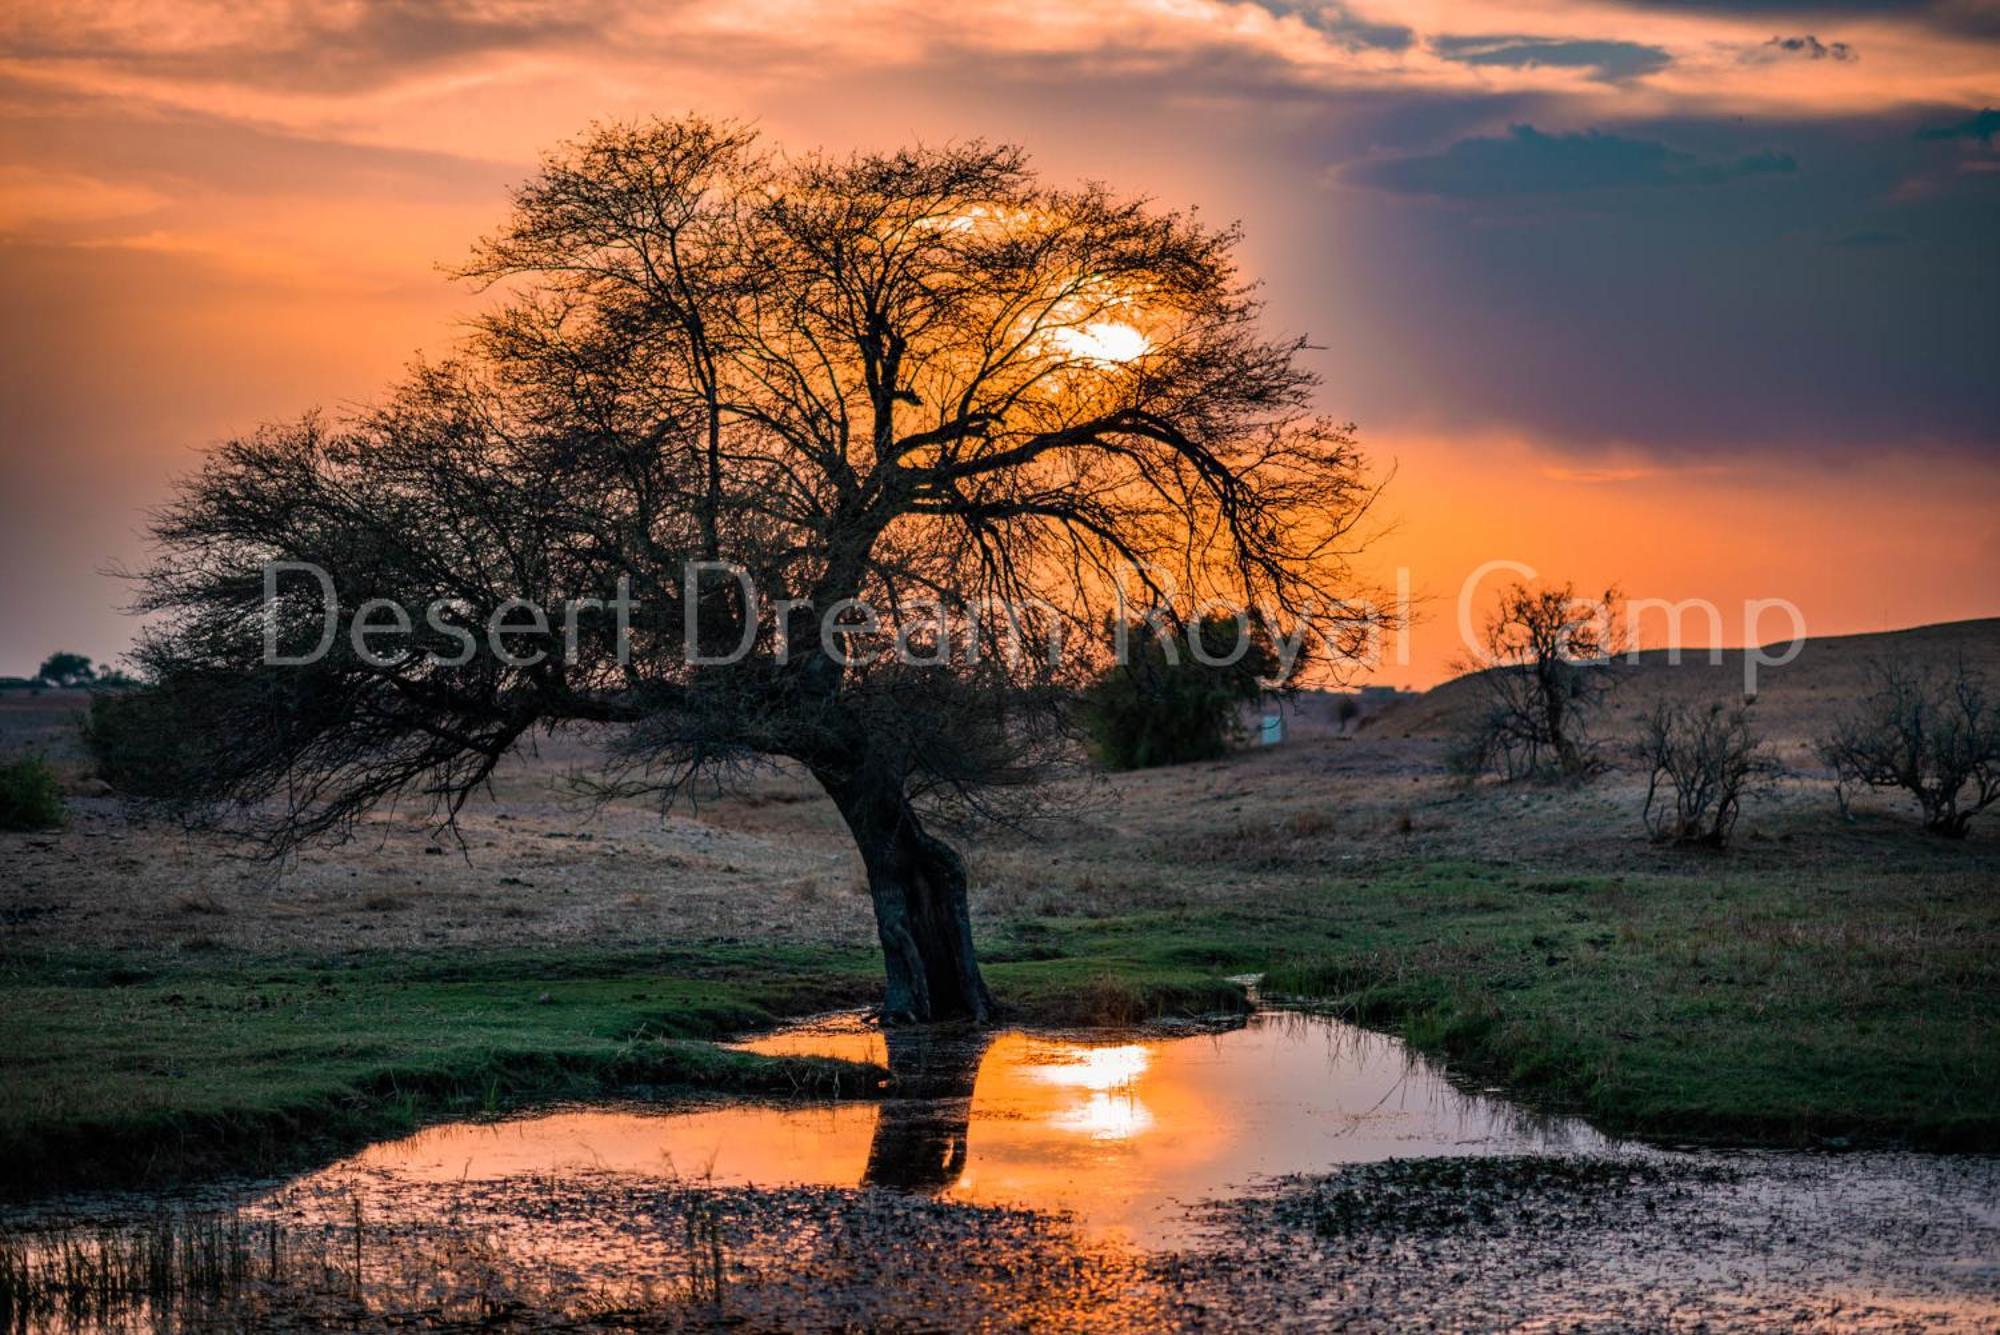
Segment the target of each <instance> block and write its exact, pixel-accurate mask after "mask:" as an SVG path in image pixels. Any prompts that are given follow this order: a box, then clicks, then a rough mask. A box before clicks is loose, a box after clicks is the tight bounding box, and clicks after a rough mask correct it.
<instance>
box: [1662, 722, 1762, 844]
mask: <svg viewBox="0 0 2000 1335" xmlns="http://www.w3.org/2000/svg"><path fill="white" fill-rule="evenodd" d="M1632 751H1633V753H1634V755H1635V756H1636V757H1637V758H1638V760H1639V763H1640V764H1641V765H1643V766H1645V768H1646V771H1647V778H1646V804H1645V807H1644V808H1643V810H1642V816H1643V819H1644V820H1645V822H1646V833H1648V834H1649V835H1651V836H1652V838H1653V841H1654V842H1655V843H1676V844H1706V845H1707V846H1709V847H1711V848H1721V847H1723V846H1724V845H1725V844H1727V843H1728V842H1729V836H1730V834H1731V832H1732V831H1734V830H1735V828H1736V818H1737V816H1738V815H1739V814H1741V812H1742V804H1743V798H1744V797H1745V796H1746V795H1747V794H1748V793H1749V792H1750V791H1752V790H1753V789H1754V788H1755V787H1756V786H1757V785H1758V784H1760V783H1762V782H1763V781H1765V780H1767V779H1768V778H1769V777H1770V776H1771V775H1773V774H1774V773H1775V772H1776V769H1777V765H1776V762H1775V761H1774V760H1773V759H1772V757H1771V755H1770V754H1769V752H1768V751H1767V750H1766V748H1765V745H1764V739H1763V738H1762V737H1761V736H1759V735H1758V734H1757V732H1756V731H1755V729H1753V728H1752V727H1751V724H1750V714H1749V711H1748V710H1747V709H1745V708H1742V707H1738V708H1734V709H1732V708H1730V707H1729V706H1727V705H1725V704H1723V703H1722V702H1721V701H1713V702H1711V703H1709V704H1707V705H1705V706H1689V705H1683V704H1671V703H1668V702H1667V701H1661V702H1659V703H1658V704H1655V705H1654V706H1653V708H1652V709H1651V710H1649V711H1648V712H1647V713H1646V714H1644V715H1643V716H1642V717H1641V720H1640V724H1639V735H1638V737H1637V739H1636V740H1635V741H1634V742H1633V743H1632Z"/></svg>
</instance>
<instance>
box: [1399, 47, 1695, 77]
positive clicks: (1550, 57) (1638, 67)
mask: <svg viewBox="0 0 2000 1335" xmlns="http://www.w3.org/2000/svg"><path fill="white" fill-rule="evenodd" d="M1431 49H1432V50H1434V51H1436V52H1437V53H1438V54H1439V55H1440V56H1442V57H1444V58H1445V59H1446V60H1455V61H1458V62H1459V63H1460V64H1465V65H1504V66H1508V67H1510V68H1515V69H1535V68H1537V67H1549V68H1556V69H1585V70H1589V71H1591V74H1592V77H1593V78H1597V79H1601V80H1603V81H1604V82H1606V83H1618V82H1622V81H1624V80H1626V79H1637V78H1642V77H1644V76H1645V75H1648V74H1652V73H1655V72H1657V71H1659V70H1663V69H1665V68H1666V67H1667V66H1669V65H1671V64H1673V61H1674V58H1673V56H1671V55H1670V54H1668V53H1667V51H1666V50H1665V49H1664V48H1662V47H1657V46H1646V45H1643V44H1642V43H1639V42H1616V41H1586V40H1569V39H1564V38H1554V37H1504V36H1485V37H1470V36H1468V37H1439V38H1437V39H1435V40H1434V41H1433V42H1432V43H1431Z"/></svg>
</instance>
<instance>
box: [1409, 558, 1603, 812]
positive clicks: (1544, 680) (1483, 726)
mask: <svg viewBox="0 0 2000 1335" xmlns="http://www.w3.org/2000/svg"><path fill="white" fill-rule="evenodd" d="M1618 602H1619V594H1618V591H1617V590H1616V589H1606V590H1605V591H1604V592H1603V593H1602V594H1601V595H1599V596H1597V597H1585V596H1580V595H1579V594H1578V593H1577V591H1576V587H1575V586H1574V585H1573V584H1564V585H1562V586H1560V587H1549V588H1541V589H1532V588H1529V587H1528V586H1527V585H1525V584H1518V583H1517V584H1513V585H1510V586H1508V587H1507V588H1506V589H1503V590H1502V591H1501V594H1500V602H1499V606H1498V607H1497V609H1496V610H1495V611H1494V612H1493V614H1492V615H1491V616H1490V617H1489V618H1488V619H1487V621H1486V625H1485V629H1484V631H1483V632H1482V634H1481V637H1480V645H1479V649H1480V654H1479V656H1478V657H1477V658H1475V659H1472V660H1467V661H1463V662H1461V663H1459V664H1457V667H1458V670H1459V671H1461V672H1463V673H1467V674H1471V677H1472V681H1473V683H1474V685H1475V687H1476V689H1477V691H1478V693H1479V697H1480V707H1479V709H1478V711H1477V712H1476V713H1475V714H1474V716H1473V717H1472V718H1471V719H1470V720H1468V721H1467V723H1466V724H1465V725H1464V726H1463V727H1462V728H1461V729H1460V731H1459V733H1458V735H1457V736H1456V737H1455V738H1454V739H1453V742H1452V746H1451V749H1450V752H1449V754H1448V757H1447V759H1448V763H1449V764H1450V765H1451V767H1452V768H1453V769H1454V770H1455V771H1457V772H1459V773H1461V774H1466V775H1477V774H1483V773H1485V772H1487V771H1488V770H1498V771H1499V772H1501V773H1502V774H1504V775H1506V777H1508V778H1509V779H1527V778H1570V779H1574V778H1580V777H1583V776H1584V775H1587V774H1589V773H1591V772H1593V771H1594V770H1595V769H1597V768H1598V762H1597V758H1596V753H1595V747H1594V745H1593V743H1592V742H1591V739H1590V723H1591V720H1592V717H1593V715H1594V714H1595V713H1596V710H1597V706H1598V704H1599V703H1600V702H1601V701H1602V699H1603V697H1604V694H1605V692H1606V691H1608V690H1609V689H1610V688H1611V685H1612V681H1613V677H1612V664H1611V661H1610V660H1611V655H1612V654H1614V653H1615V652H1617V650H1618V647H1619V644H1620V640H1619V635H1618V630H1617V610H1618Z"/></svg>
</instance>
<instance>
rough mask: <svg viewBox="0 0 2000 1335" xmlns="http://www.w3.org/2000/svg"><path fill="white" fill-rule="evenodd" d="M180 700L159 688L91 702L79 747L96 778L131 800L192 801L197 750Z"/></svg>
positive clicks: (197, 779)
mask: <svg viewBox="0 0 2000 1335" xmlns="http://www.w3.org/2000/svg"><path fill="white" fill-rule="evenodd" d="M180 696H181V692H179V691H176V690H173V689H170V688H168V687H161V686H154V687H141V688H138V689H136V690H130V691H116V692H104V693H101V694H98V695H94V696H92V697H91V701H90V713H89V714H88V715H86V716H85V718H84V725H83V741H84V746H85V747H86V748H87V749H88V750H89V751H90V754H91V758H92V759H93V760H95V761H96V763H97V773H98V776H99V777H100V778H102V779H103V780H104V781H105V782H106V783H108V784H110V785H111V786H112V787H113V788H115V789H117V790H118V791H119V792H121V793H126V794H129V795H131V796H133V797H145V798H156V799H173V798H194V797H196V796H198V795H199V790H200V788H201V784H200V777H199V776H200V772H201V766H200V761H199V758H198V754H197V752H198V746H197V741H196V738H195V736H194V734H192V733H191V731H190V730H189V729H188V728H187V726H186V725H185V723H184V722H183V718H182V714H183V710H182V705H181V699H180Z"/></svg>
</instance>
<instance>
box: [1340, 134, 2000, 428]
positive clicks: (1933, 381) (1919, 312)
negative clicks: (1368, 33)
mask: <svg viewBox="0 0 2000 1335" xmlns="http://www.w3.org/2000/svg"><path fill="white" fill-rule="evenodd" d="M1968 114H1969V113H1968V111H1967V110H1966V109H1962V108H1961V109H1958V110H1956V111H1952V110H1950V109H1942V108H1936V107H1933V108H1929V109H1928V110H1925V111H1918V112H1911V111H1906V110H1902V109H1895V110H1889V111H1884V112H1881V113H1879V114H1873V115H1857V116H1849V117H1842V118H1804V119H1787V120H1777V119H1772V118H1768V117H1766V118H1750V119H1739V118H1737V117H1734V116H1729V117H1712V118H1711V117H1682V118H1672V119H1658V120H1652V121H1633V122H1628V123H1626V124H1623V125H1621V126H1620V127H1619V133H1618V134H1617V135H1615V136H1614V135H1598V136H1584V135H1574V136H1558V135H1554V134H1544V133H1542V132H1540V131H1535V132H1533V133H1532V134H1529V133H1523V132H1522V131H1519V130H1517V131H1514V132H1512V133H1510V134H1508V135H1507V136H1505V137H1491V138H1485V137H1482V138H1475V139H1471V140H1465V139H1460V140H1459V141H1458V142H1457V144H1455V145H1454V146H1453V147H1451V148H1446V149H1444V150H1443V151H1439V152H1434V153H1432V154H1431V155H1429V156H1427V157H1415V158H1411V157H1404V158H1401V159H1397V160H1394V161H1391V162H1382V161H1379V160H1377V161H1375V162H1373V163H1370V164H1369V165H1367V166H1366V167H1362V166H1356V167H1353V168H1350V169H1349V170H1348V171H1347V172H1345V173H1342V174H1341V175H1339V176H1338V177H1337V178H1336V179H1337V180H1339V181H1350V180H1354V179H1357V178H1359V179H1363V180H1366V179H1367V176H1366V173H1369V172H1375V173H1387V176H1388V179H1387V180H1383V181H1371V182H1370V184H1377V185H1387V186H1389V187H1390V188H1386V189H1365V190H1347V191H1341V192H1339V193H1338V195H1337V198H1338V199H1339V201H1340V204H1339V208H1338V210H1337V216H1338V217H1339V218H1340V220H1341V227H1342V233H1343V235H1344V236H1345V237H1346V238H1347V243H1348V245H1349V247H1350V249H1351V252H1352V253H1354V254H1357V255H1365V256H1366V257H1367V259H1366V262H1365V264H1356V265H1354V266H1352V267H1351V268H1349V269H1347V270H1345V271H1343V272H1342V273H1341V274H1340V275H1339V277H1340V281H1341V283H1342V287H1341V289H1340V293H1339V294H1340V296H1341V298H1342V301H1343V302H1344V303H1345V306H1346V307H1347V308H1348V309H1350V310H1364V311H1367V312H1368V318H1367V319H1366V321H1365V322H1364V326H1363V328H1361V329H1360V330H1358V331H1357V332H1355V333H1354V334H1353V335H1352V336H1351V337H1349V336H1348V335H1347V331H1345V330H1342V329H1335V330H1333V331H1331V332H1330V333H1329V334H1327V335H1324V336H1322V337H1321V338H1320V341H1321V342H1323V343H1325V344H1326V345H1327V346H1328V348H1329V357H1328V369H1327V378H1328V382H1329V384H1330V385H1331V386H1332V387H1333V392H1334V395H1335V399H1336V401H1337V402H1339V403H1340V405H1341V410H1342V411H1343V412H1347V413H1351V414H1352V415H1353V416H1355V417H1356V418H1357V419H1358V420H1360V421H1362V422H1364V423H1368V424H1370V425H1371V426H1373V427H1376V428H1377V429H1381V430H1391V429H1394V428H1397V427H1404V428H1406V429H1413V430H1414V429H1426V430H1435V431H1444V432H1449V431H1456V430H1515V431H1518V432H1520V433H1521V434H1522V435H1524V436H1526V437H1529V438H1532V439H1536V440H1540V441H1547V442H1550V443H1553V444H1557V445H1561V446H1565V447H1570V448H1575V449H1578V450H1581V451H1585V452H1588V451H1591V450H1595V449H1599V448H1601V447H1602V446H1603V445H1604V444H1605V443H1606V442H1610V441H1618V442H1624V443H1626V444H1629V445H1633V446H1638V447H1643V448H1645V449H1648V450H1651V451H1654V452H1656V453H1658V454H1660V455H1662V456H1676V455H1679V456H1688V457H1697V456H1706V455H1713V454H1714V453H1716V452H1735V451H1747V452H1751V453H1763V454H1768V455H1780V456H1782V455H1785V454H1788V453H1790V454H1796V455H1797V456H1799V457H1801V458H1810V459H1814V460H1830V459H1834V458H1837V457H1840V456H1841V455H1851V454H1853V453H1857V452H1864V451H1868V450H1874V449H1880V448H1885V447H1888V446H1891V445H1894V444H1897V443H1902V444H1908V443H1911V442H1918V443H1925V444H1931V445H1937V446H1940V447H1949V448H1953V449H1959V450H1965V451H1970V452H1975V453H1979V454H1981V455H1984V456H1986V457H2000V395H1995V394H1994V392H1993V387H1992V381H1993V375H1992V350H1993V349H1994V348H1996V347H2000V255H1996V252H1995V250H1994V248H1993V244H1992V239H1991V234H1992V220H1993V218H1995V217H2000V172H1978V171H1965V170H1962V164H1961V162H1960V161H1959V159H1960V158H1961V157H1962V154H1961V153H1960V152H1959V151H1958V149H1959V147H1960V145H1961V144H1963V142H1964V140H1963V138H1959V139H1957V140H1955V141H1954V142H1927V141H1922V140H1919V139H1918V138H1917V137H1916V134H1915V131H1916V129H1917V127H1918V126H1919V125H1922V124H1927V123H1930V124H1938V125H1948V126H1951V127H1959V126H1960V125H1961V124H1962V123H1964V122H1965V121H1966V120H1967V117H1968ZM1962 133H1970V134H1973V135H1974V136H1975V137H1976V128H1975V129H1974V130H1971V131H1962ZM1446 142H1447V143H1449V142H1451V140H1449V139H1446ZM1466 144H1470V145H1472V147H1470V148H1467V147H1464V145H1466ZM1663 146H1668V147H1663ZM1776 146H1782V147H1783V148H1784V149H1785V150H1786V152H1787V154H1788V155H1790V156H1786V157H1783V158H1778V157H1777V156H1776V155H1773V154H1772V153H1771V152H1770V150H1771V149H1772V148H1773V147H1776ZM1775 161H1783V162H1786V163H1788V164H1792V168H1793V169H1792V170H1787V171H1759V170H1758V164H1767V163H1771V162H1775ZM1746 168H1747V169H1749V170H1750V171H1751V173H1752V174H1753V175H1756V176H1757V180H1756V181H1755V182H1754V188H1750V187H1751V186H1752V185H1753V182H1751V181H1749V180H1739V181H1737V183H1736V184H1735V185H1728V184H1724V185H1721V186H1713V185H1711V187H1710V188H1706V189H1698V188H1686V189H1673V188H1665V187H1667V186H1670V185H1673V184H1676V183H1681V182H1716V181H1728V180H1729V179H1730V178H1731V177H1732V176H1740V175H1741V174H1742V173H1743V171H1744V170H1746ZM1611 185H1622V186H1628V187H1632V188H1596V189H1592V188H1588V187H1593V186H1598V187H1601V186H1611ZM1535 191H1539V193H1533V192H1535ZM1438 196H1446V197H1448V198H1449V200H1450V203H1451V207H1448V208H1439V207H1436V206H1435V205H1434V203H1433V200H1434V199H1435V198H1436V197H1438ZM1836 238H1837V239H1836ZM1328 304H1331V303H1328ZM1313 332H1314V333H1315V334H1316V335H1319V334H1320V332H1321V331H1320V330H1319V329H1318V328H1314V329H1313ZM1412 415H1414V420H1413V417H1412Z"/></svg>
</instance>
